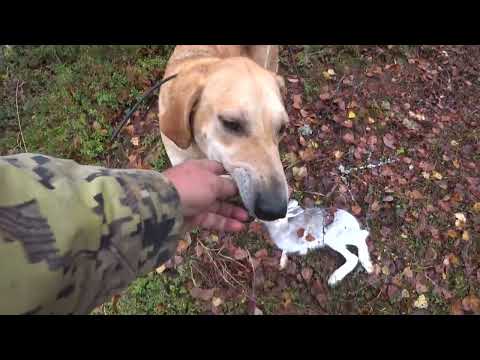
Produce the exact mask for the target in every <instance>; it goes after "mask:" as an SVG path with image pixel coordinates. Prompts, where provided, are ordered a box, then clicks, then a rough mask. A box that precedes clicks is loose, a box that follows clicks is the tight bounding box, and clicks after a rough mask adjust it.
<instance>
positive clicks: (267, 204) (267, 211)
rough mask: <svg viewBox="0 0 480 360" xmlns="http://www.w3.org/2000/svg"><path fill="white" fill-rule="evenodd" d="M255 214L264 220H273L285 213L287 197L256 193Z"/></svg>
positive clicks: (282, 216)
mask: <svg viewBox="0 0 480 360" xmlns="http://www.w3.org/2000/svg"><path fill="white" fill-rule="evenodd" d="M255 215H256V216H257V217H258V218H259V219H260V220H264V221H273V220H278V219H281V218H284V217H285V216H286V215H287V199H286V198H284V196H280V195H279V194H258V195H257V197H256V199H255Z"/></svg>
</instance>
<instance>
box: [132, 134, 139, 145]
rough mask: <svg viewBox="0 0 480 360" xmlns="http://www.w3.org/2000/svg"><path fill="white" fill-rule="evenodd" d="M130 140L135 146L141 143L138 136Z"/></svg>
mask: <svg viewBox="0 0 480 360" xmlns="http://www.w3.org/2000/svg"><path fill="white" fill-rule="evenodd" d="M130 142H131V143H132V145H133V146H138V145H139V144H140V138H139V137H138V136H134V137H132V138H131V139H130Z"/></svg>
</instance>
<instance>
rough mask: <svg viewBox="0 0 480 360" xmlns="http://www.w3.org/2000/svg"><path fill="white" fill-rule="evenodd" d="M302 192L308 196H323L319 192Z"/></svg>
mask: <svg viewBox="0 0 480 360" xmlns="http://www.w3.org/2000/svg"><path fill="white" fill-rule="evenodd" d="M302 192H304V193H306V194H310V195H317V196H325V194H322V193H319V192H316V191H307V190H303V191H302Z"/></svg>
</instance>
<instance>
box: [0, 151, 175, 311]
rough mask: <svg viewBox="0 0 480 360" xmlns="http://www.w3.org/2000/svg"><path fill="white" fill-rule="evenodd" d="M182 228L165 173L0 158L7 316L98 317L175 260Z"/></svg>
mask: <svg viewBox="0 0 480 360" xmlns="http://www.w3.org/2000/svg"><path fill="white" fill-rule="evenodd" d="M182 224H183V217H182V215H181V212H180V205H179V198H178V194H177V192H176V190H175V189H174V187H173V186H172V185H171V184H170V183H169V182H168V180H167V179H166V178H165V177H164V176H163V175H161V174H159V173H157V172H154V171H145V170H109V169H106V168H100V167H92V166H81V165H78V164H77V163H75V162H73V161H71V160H60V159H55V158H52V157H47V156H43V155H37V154H21V155H15V156H6V157H0V313H16V314H18V313H35V314H37V313H38V314H42V313H74V314H86V313H89V312H90V311H91V310H92V309H94V308H95V307H96V306H98V305H100V304H102V303H103V302H104V301H105V300H106V299H109V297H111V296H112V295H114V294H118V292H119V291H121V290H123V289H124V288H126V287H127V285H128V284H129V283H130V282H131V281H133V280H134V279H135V278H136V277H137V276H139V275H143V274H145V273H147V272H149V271H151V270H152V269H154V268H155V267H157V266H159V265H160V264H162V263H163V262H165V261H167V260H168V258H169V257H171V256H172V255H173V253H174V251H175V248H176V245H177V237H178V235H179V232H180V229H181V227H182Z"/></svg>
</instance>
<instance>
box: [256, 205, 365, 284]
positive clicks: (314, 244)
mask: <svg viewBox="0 0 480 360" xmlns="http://www.w3.org/2000/svg"><path fill="white" fill-rule="evenodd" d="M326 215H327V212H326V211H325V210H323V209H320V208H311V209H305V210H304V209H302V208H301V207H300V206H299V205H298V202H297V201H296V200H291V201H290V202H289V204H288V210H287V216H286V217H285V218H283V219H279V220H275V221H261V222H262V223H263V224H264V225H265V226H266V228H267V230H268V233H269V235H270V238H271V239H272V240H273V242H274V243H275V244H276V245H277V246H278V247H279V248H280V249H282V250H283V252H282V257H281V259H280V268H281V269H283V268H284V267H285V266H286V264H287V260H288V258H287V254H294V253H298V254H300V255H305V254H306V253H307V252H308V251H309V250H312V249H316V248H322V247H325V246H328V247H329V248H331V249H333V250H335V251H337V252H339V253H340V254H341V255H342V256H343V257H344V258H345V260H346V261H345V264H343V265H342V266H341V267H340V268H338V269H337V270H335V272H334V273H333V274H332V275H331V276H330V278H329V279H328V284H329V285H330V286H335V285H336V284H338V283H339V282H340V281H341V280H342V279H343V278H344V277H345V276H346V275H348V274H349V273H350V272H351V271H352V270H353V269H355V267H356V265H357V264H358V261H359V260H360V263H361V264H362V266H363V267H364V268H365V270H366V271H367V272H368V273H371V272H372V271H373V265H372V262H371V260H370V255H369V253H368V247H367V243H366V239H367V237H368V235H369V233H368V231H366V230H362V229H361V228H360V224H359V223H358V221H357V220H356V219H355V217H354V216H353V215H351V214H349V213H348V212H347V211H345V210H337V211H336V212H335V214H334V219H333V222H332V223H331V224H328V225H326V226H325V217H326ZM299 229H305V230H304V233H303V236H302V237H299ZM309 235H310V237H309ZM312 236H313V238H314V239H313V240H312ZM307 237H309V240H312V241H308V240H307ZM347 245H353V246H356V247H357V249H358V257H357V256H356V255H355V254H353V253H351V252H350V251H349V250H348V249H347Z"/></svg>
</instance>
